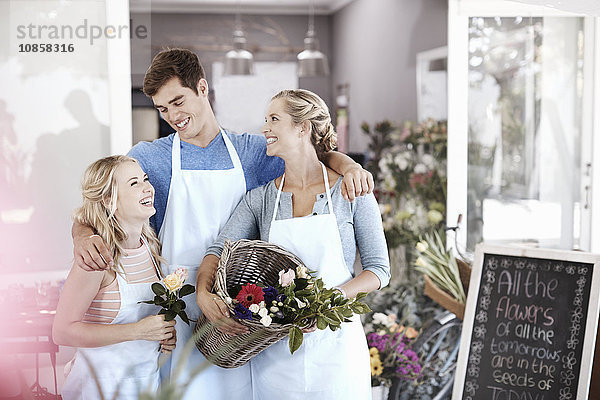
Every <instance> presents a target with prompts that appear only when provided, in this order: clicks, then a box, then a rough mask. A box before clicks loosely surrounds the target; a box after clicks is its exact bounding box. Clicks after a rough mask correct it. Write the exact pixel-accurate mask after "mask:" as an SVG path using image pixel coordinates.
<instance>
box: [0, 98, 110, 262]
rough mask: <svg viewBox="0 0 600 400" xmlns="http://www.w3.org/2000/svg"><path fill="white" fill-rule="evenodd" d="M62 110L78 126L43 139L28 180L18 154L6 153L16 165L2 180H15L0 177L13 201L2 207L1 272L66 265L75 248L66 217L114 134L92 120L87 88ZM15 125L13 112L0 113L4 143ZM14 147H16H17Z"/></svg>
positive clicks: (0, 184)
mask: <svg viewBox="0 0 600 400" xmlns="http://www.w3.org/2000/svg"><path fill="white" fill-rule="evenodd" d="M64 106H65V109H66V110H67V111H68V113H70V114H71V115H72V116H73V118H74V119H75V121H76V122H77V127H76V128H73V129H67V130H64V131H62V132H60V133H58V134H51V133H50V134H44V135H41V136H39V138H38V139H37V142H36V151H35V153H34V154H33V160H32V162H31V175H30V176H29V179H28V181H27V182H25V180H24V179H23V178H22V176H20V175H19V174H22V172H21V171H22V167H23V164H24V160H22V159H20V158H19V156H18V152H16V151H15V152H13V153H14V154H8V158H9V159H10V158H11V157H12V159H13V161H11V162H10V163H6V164H5V163H4V162H3V164H2V166H1V167H0V168H1V170H0V172H1V173H2V175H3V177H4V176H9V177H15V178H14V179H12V180H10V181H9V180H6V179H4V180H2V179H3V178H0V191H1V192H3V193H10V195H9V196H8V199H9V200H8V201H9V202H10V203H11V204H4V202H3V203H0V206H1V207H2V208H1V210H0V211H2V217H3V218H2V219H1V220H0V224H1V225H2V229H1V233H0V240H1V241H2V243H4V244H7V246H6V247H5V246H3V249H2V250H1V252H0V270H2V269H4V270H7V269H8V270H10V271H14V270H22V269H23V268H24V267H25V268H27V269H33V270H37V269H44V270H48V269H64V268H66V267H67V265H66V264H65V262H66V261H68V260H65V254H71V248H72V242H71V237H70V234H69V232H68V229H67V227H68V226H70V220H69V221H67V219H68V213H69V212H72V211H73V209H74V208H75V207H77V206H78V205H79V204H80V203H81V190H80V182H81V177H82V175H83V172H84V171H85V168H86V167H87V166H88V165H89V164H90V163H91V162H92V161H94V160H96V159H98V158H100V157H101V156H103V155H105V154H109V151H110V136H109V135H110V132H109V128H108V126H106V125H102V124H100V122H99V121H98V119H97V118H96V117H95V116H94V114H93V110H92V104H91V101H90V97H89V95H88V94H87V93H86V92H84V91H83V90H74V91H72V92H71V93H70V94H69V95H68V96H67V98H66V100H65V103H64ZM11 121H12V116H11V115H10V114H8V113H6V112H4V113H2V114H0V124H1V125H2V126H3V127H5V128H4V130H3V131H2V143H4V142H9V141H10V140H11V139H10V137H11V133H12V134H14V129H13V128H12V123H11ZM12 140H13V141H14V140H16V139H12ZM14 147H15V148H18V146H17V143H15V146H14ZM3 149H4V146H3ZM3 153H4V150H3ZM9 153H10V151H9ZM4 158H5V156H4V154H3V161H4ZM14 159H16V160H17V161H15V160H14ZM5 190H6V191H5ZM4 197H5V196H2V198H4ZM6 215H9V216H11V215H12V218H6V217H5V216H6Z"/></svg>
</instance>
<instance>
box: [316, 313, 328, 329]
mask: <svg viewBox="0 0 600 400" xmlns="http://www.w3.org/2000/svg"><path fill="white" fill-rule="evenodd" d="M317 328H318V329H320V330H323V329H326V328H327V321H326V320H325V318H323V317H322V316H321V315H317Z"/></svg>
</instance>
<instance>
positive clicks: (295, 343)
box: [290, 325, 304, 354]
mask: <svg viewBox="0 0 600 400" xmlns="http://www.w3.org/2000/svg"><path fill="white" fill-rule="evenodd" d="M303 339H304V337H303V334H302V330H300V328H298V327H297V326H296V325H293V326H292V327H291V328H290V354H294V352H295V351H296V350H298V349H299V348H300V345H301V344H302V340H303Z"/></svg>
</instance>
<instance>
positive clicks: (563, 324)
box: [452, 245, 600, 400]
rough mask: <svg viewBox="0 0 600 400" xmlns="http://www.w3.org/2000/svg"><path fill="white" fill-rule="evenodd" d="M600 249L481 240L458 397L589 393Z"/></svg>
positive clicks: (535, 398)
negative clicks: (492, 243)
mask: <svg viewBox="0 0 600 400" xmlns="http://www.w3.org/2000/svg"><path fill="white" fill-rule="evenodd" d="M599 262H600V256H598V255H593V254H589V253H582V252H567V251H555V250H543V249H532V248H520V247H519V248H517V247H501V246H489V245H480V246H478V247H477V250H476V256H475V261H474V264H473V272H472V274H471V280H470V286H469V294H468V298H467V305H466V309H465V319H464V325H463V331H462V336H461V343H460V352H459V358H458V367H457V372H456V376H455V383H454V389H453V395H452V399H453V400H459V399H461V400H554V399H556V400H575V399H587V398H588V388H589V383H590V376H591V368H592V358H593V355H594V344H595V338H596V327H597V324H598V311H599V301H598V294H599V290H598V289H599V285H600V273H599V272H600V271H599V270H598V269H597V268H598V263H599Z"/></svg>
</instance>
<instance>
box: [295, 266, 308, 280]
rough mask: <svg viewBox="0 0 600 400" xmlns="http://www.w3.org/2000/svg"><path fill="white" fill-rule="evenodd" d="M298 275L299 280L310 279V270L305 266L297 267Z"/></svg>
mask: <svg viewBox="0 0 600 400" xmlns="http://www.w3.org/2000/svg"><path fill="white" fill-rule="evenodd" d="M296 274H297V276H298V278H308V269H307V268H306V267H305V266H303V265H299V266H297V267H296Z"/></svg>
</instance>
